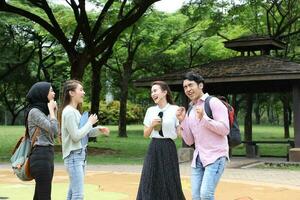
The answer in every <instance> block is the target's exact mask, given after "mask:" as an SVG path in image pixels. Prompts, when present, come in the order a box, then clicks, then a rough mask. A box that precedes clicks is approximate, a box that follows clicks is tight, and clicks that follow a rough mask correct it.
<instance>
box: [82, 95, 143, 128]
mask: <svg viewBox="0 0 300 200" xmlns="http://www.w3.org/2000/svg"><path fill="white" fill-rule="evenodd" d="M82 108H83V111H86V110H90V106H89V104H88V103H84V104H83V106H82ZM119 111H120V102H119V101H112V102H111V103H108V104H106V102H105V101H100V110H99V115H100V116H99V123H100V124H101V125H102V124H109V125H117V124H118V123H119ZM144 113H145V111H144V110H143V107H142V106H140V105H138V104H134V103H132V102H130V101H128V102H127V113H126V117H127V124H134V123H135V124H137V123H142V120H143V117H144Z"/></svg>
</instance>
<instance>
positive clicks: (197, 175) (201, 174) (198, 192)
mask: <svg viewBox="0 0 300 200" xmlns="http://www.w3.org/2000/svg"><path fill="white" fill-rule="evenodd" d="M225 165H226V157H220V158H218V159H217V160H216V161H215V162H214V163H212V164H209V165H207V166H206V167H203V165H202V163H201V161H200V159H199V156H197V159H196V168H193V167H192V175H191V185H192V199H193V200H214V199H215V190H216V187H217V184H218V182H219V180H220V178H221V175H222V174H223V172H224V168H225Z"/></svg>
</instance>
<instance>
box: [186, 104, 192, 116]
mask: <svg viewBox="0 0 300 200" xmlns="http://www.w3.org/2000/svg"><path fill="white" fill-rule="evenodd" d="M192 108H193V105H192V104H189V108H188V110H187V112H186V113H187V116H189V115H190V112H191V110H192Z"/></svg>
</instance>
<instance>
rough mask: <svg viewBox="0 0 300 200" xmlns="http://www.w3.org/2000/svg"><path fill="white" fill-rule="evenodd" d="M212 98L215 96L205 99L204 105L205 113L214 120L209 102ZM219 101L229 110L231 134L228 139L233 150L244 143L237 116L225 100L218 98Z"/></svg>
mask: <svg viewBox="0 0 300 200" xmlns="http://www.w3.org/2000/svg"><path fill="white" fill-rule="evenodd" d="M212 97H213V96H208V97H207V98H206V99H205V104H204V110H205V113H206V114H207V116H208V117H209V118H211V119H213V115H212V111H211V108H210V105H209V101H210V99H211V98H212ZM218 99H219V100H220V101H221V102H222V103H223V104H224V105H225V106H226V108H227V110H228V118H229V119H228V120H229V129H230V131H229V134H228V135H227V138H228V144H229V147H230V148H233V147H235V146H238V145H239V144H241V143H242V140H241V132H240V129H239V124H238V122H237V119H236V115H235V113H234V108H233V107H232V106H231V105H230V104H229V103H227V102H226V101H225V100H223V98H218Z"/></svg>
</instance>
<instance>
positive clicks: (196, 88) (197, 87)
mask: <svg viewBox="0 0 300 200" xmlns="http://www.w3.org/2000/svg"><path fill="white" fill-rule="evenodd" d="M183 89H184V93H185V95H186V96H187V97H188V98H189V99H190V100H191V101H192V102H194V103H196V102H197V100H198V99H199V98H200V97H201V96H202V95H203V91H202V89H203V83H199V84H197V83H196V82H195V81H190V80H188V79H186V80H184V81H183Z"/></svg>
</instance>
